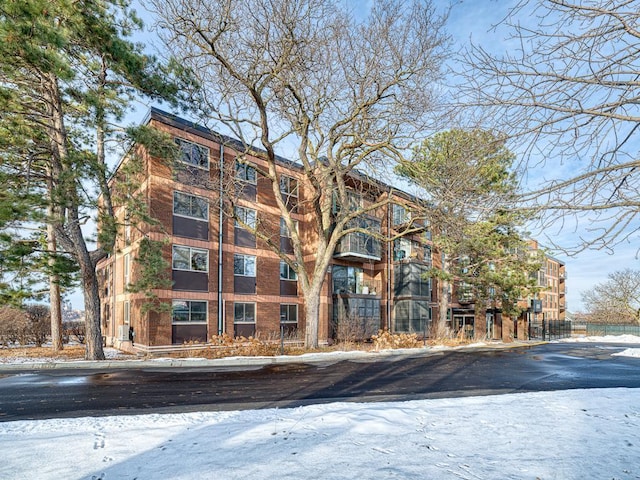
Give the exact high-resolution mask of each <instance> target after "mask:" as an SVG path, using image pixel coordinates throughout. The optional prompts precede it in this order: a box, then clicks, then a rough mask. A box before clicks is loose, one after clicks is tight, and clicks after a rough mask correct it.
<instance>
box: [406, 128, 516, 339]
mask: <svg viewBox="0 0 640 480" xmlns="http://www.w3.org/2000/svg"><path fill="white" fill-rule="evenodd" d="M513 161H514V155H513V153H512V152H510V151H509V150H508V149H507V148H506V146H505V141H504V138H502V137H500V136H499V135H496V134H494V133H493V132H489V131H485V130H463V129H453V130H449V131H444V132H440V133H438V134H436V135H434V136H433V137H431V138H428V139H426V140H424V141H423V142H422V144H421V145H419V146H418V147H416V148H415V150H414V155H413V158H412V159H411V161H408V162H406V163H403V164H401V165H399V166H398V167H397V168H396V172H397V173H398V174H400V175H401V176H403V177H404V178H406V179H408V180H409V181H411V182H412V183H414V184H415V185H417V186H418V187H420V188H421V189H422V191H423V193H424V196H425V198H426V200H427V201H426V205H427V207H426V210H425V212H424V215H425V217H427V218H428V219H429V221H430V223H431V225H432V229H433V236H432V241H433V243H434V247H435V248H436V250H438V251H439V252H440V253H441V254H442V255H441V264H440V266H439V267H434V268H432V269H431V272H430V275H432V277H435V278H436V279H437V280H438V286H439V294H438V302H439V303H438V316H437V320H436V321H435V322H434V325H433V328H434V332H433V334H434V335H436V336H444V335H447V334H448V332H447V331H446V330H447V328H446V325H447V318H448V308H449V296H450V291H451V290H452V286H453V284H454V282H456V281H457V282H458V287H459V293H460V292H461V291H462V290H464V289H465V288H468V289H471V291H470V292H468V293H469V294H471V296H472V297H476V305H477V306H478V307H482V308H484V307H485V306H486V303H485V301H486V300H487V299H488V298H489V297H490V296H491V295H490V293H491V294H492V295H496V294H498V293H496V291H498V292H499V296H502V297H504V296H505V295H507V297H505V298H507V300H505V303H504V305H505V306H506V305H507V303H508V299H511V298H512V296H513V295H515V290H514V289H515V285H514V286H510V285H509V284H508V282H507V281H506V280H505V279H507V278H510V279H513V280H515V279H516V276H515V275H516V272H519V271H520V269H521V267H522V266H523V265H522V264H521V263H520V261H519V260H518V257H517V256H516V255H512V254H511V253H510V252H514V251H516V250H518V247H519V248H520V249H521V248H522V247H523V244H522V243H521V240H520V239H519V237H518V234H517V232H516V227H517V226H519V225H521V224H522V222H523V220H524V217H523V215H522V214H519V213H508V212H509V211H510V207H512V205H513V201H514V200H513V199H514V198H515V190H516V177H515V175H514V174H513V173H512V172H511V167H512V164H513ZM524 271H526V268H525V269H524V270H523V273H522V275H524ZM507 272H511V273H507ZM522 275H520V274H518V275H517V278H518V279H520V280H522V282H524V277H523V276H522ZM509 281H511V280H509ZM516 283H519V282H516ZM524 283H526V282H524Z"/></svg>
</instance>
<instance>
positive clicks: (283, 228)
mask: <svg viewBox="0 0 640 480" xmlns="http://www.w3.org/2000/svg"><path fill="white" fill-rule="evenodd" d="M293 228H294V229H295V231H296V232H297V231H298V221H297V220H294V221H293ZM280 236H281V237H286V238H291V232H290V231H289V229H288V228H287V223H286V222H285V221H284V218H283V217H280Z"/></svg>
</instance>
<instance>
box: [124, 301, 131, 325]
mask: <svg viewBox="0 0 640 480" xmlns="http://www.w3.org/2000/svg"><path fill="white" fill-rule="evenodd" d="M123 317H124V318H123V321H124V324H125V325H129V324H130V323H131V303H130V302H129V300H127V301H126V302H124V315H123Z"/></svg>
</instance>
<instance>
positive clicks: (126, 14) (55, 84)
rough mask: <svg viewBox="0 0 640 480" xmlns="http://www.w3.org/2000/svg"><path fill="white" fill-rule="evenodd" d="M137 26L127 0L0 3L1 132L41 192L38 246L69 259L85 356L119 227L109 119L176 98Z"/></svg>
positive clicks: (91, 348)
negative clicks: (93, 227)
mask: <svg viewBox="0 0 640 480" xmlns="http://www.w3.org/2000/svg"><path fill="white" fill-rule="evenodd" d="M139 26H140V21H139V20H138V19H137V18H136V16H135V15H134V14H132V13H131V12H130V11H129V10H128V2H127V1H126V0H112V1H81V2H68V1H65V0H56V1H50V0H26V1H25V0H20V1H17V0H6V1H4V2H2V4H1V6H0V56H1V58H0V112H3V113H2V116H1V117H0V124H2V125H1V126H0V131H2V132H5V131H6V132H9V133H11V134H12V135H11V138H8V139H5V141H6V143H8V144H9V145H15V146H19V147H20V148H17V149H16V150H15V152H16V153H15V156H14V157H13V159H12V160H13V162H12V165H13V166H14V167H15V168H16V169H17V170H18V171H19V176H20V177H21V178H23V179H29V182H30V183H29V185H28V190H27V191H28V192H29V193H31V194H33V193H35V192H38V193H40V194H42V193H43V192H44V195H43V197H44V198H45V200H46V202H45V203H46V215H45V219H46V224H47V225H48V230H47V240H48V248H47V250H48V251H49V253H50V254H57V253H58V250H60V251H61V252H63V254H64V255H69V256H71V257H72V258H73V260H74V261H75V262H76V263H77V268H78V273H79V279H80V281H81V285H82V288H83V291H84V298H85V318H86V330H87V341H86V345H87V352H86V356H87V358H89V359H102V358H104V352H103V350H102V338H101V332H100V303H99V297H98V281H97V277H96V273H95V266H96V263H97V262H98V261H99V260H100V259H101V258H103V257H104V256H105V255H107V254H108V253H109V251H110V250H111V249H112V248H113V245H114V242H115V238H116V235H117V232H118V225H116V223H115V220H114V205H113V204H112V201H111V192H110V189H109V186H108V178H109V170H108V167H107V162H106V149H107V144H108V142H109V141H110V140H117V141H119V142H123V141H124V139H123V137H122V136H121V134H122V130H119V129H117V128H116V127H115V124H116V123H117V122H118V121H120V120H121V119H122V117H123V115H124V113H125V111H126V108H127V105H128V104H129V102H130V101H131V99H132V98H133V96H134V95H136V94H138V93H143V94H147V95H149V96H151V97H153V98H170V99H172V100H176V97H177V94H178V92H179V88H178V84H177V83H175V82H171V83H168V82H167V81H166V78H168V77H170V76H169V73H170V71H169V70H167V68H164V67H161V66H159V65H158V64H157V62H156V61H155V59H154V58H152V57H149V56H147V55H145V54H143V52H142V47H141V46H140V45H136V44H133V43H131V42H130V41H128V40H127V37H128V36H129V35H130V34H131V32H132V30H133V29H134V28H137V27H139ZM32 160H34V161H35V160H37V163H36V164H37V168H34V166H35V165H36V164H34V163H33V162H32ZM34 172H35V173H36V174H35V175H34ZM98 196H100V197H101V202H100V205H98V204H97V198H98ZM96 208H97V209H98V219H99V222H100V224H101V230H100V235H99V243H98V247H97V248H95V249H91V248H90V243H89V242H88V240H87V239H86V235H85V232H84V231H83V226H84V225H85V224H86V223H87V221H88V219H89V218H90V216H91V214H92V211H93V209H96ZM51 267H52V268H54V265H53V263H52V264H51Z"/></svg>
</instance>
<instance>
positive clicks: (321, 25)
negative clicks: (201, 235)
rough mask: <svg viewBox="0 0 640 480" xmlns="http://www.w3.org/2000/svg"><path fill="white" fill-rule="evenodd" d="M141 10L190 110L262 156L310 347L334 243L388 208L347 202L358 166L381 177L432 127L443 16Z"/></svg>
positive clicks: (402, 9) (326, 2) (179, 7)
mask: <svg viewBox="0 0 640 480" xmlns="http://www.w3.org/2000/svg"><path fill="white" fill-rule="evenodd" d="M151 3H152V4H153V6H154V8H155V10H156V12H157V14H158V15H159V22H158V28H159V29H160V32H161V35H162V36H163V38H164V41H165V43H166V45H167V46H168V48H169V49H170V50H171V51H172V52H173V53H174V54H175V55H176V56H177V57H178V58H181V59H184V62H185V65H186V66H188V67H189V68H190V69H191V70H192V71H193V72H196V75H198V76H199V83H200V85H201V87H202V93H201V95H200V96H199V97H197V99H196V101H197V103H198V106H199V107H200V109H201V111H202V113H203V118H204V119H205V121H206V122H207V123H211V122H218V123H220V122H221V123H223V124H224V125H226V126H227V127H228V128H229V129H230V130H231V131H232V132H233V134H234V135H235V136H236V137H237V138H239V139H241V141H242V142H243V143H244V144H245V145H247V146H259V147H260V148H261V149H262V150H263V151H264V152H263V153H259V152H257V154H258V155H259V156H261V158H262V159H263V160H264V161H266V165H267V168H266V169H264V171H261V172H260V174H261V175H262V176H264V178H266V179H268V181H269V182H270V184H271V187H272V189H273V193H274V196H275V198H276V201H277V206H278V208H279V210H280V213H281V216H282V217H283V218H284V222H285V224H286V226H287V228H288V230H289V232H291V236H292V244H293V251H294V253H293V256H291V257H290V256H287V255H285V254H283V253H281V252H279V251H278V250H277V249H275V250H276V251H277V252H278V254H279V255H280V256H281V258H282V260H283V261H285V262H287V263H288V264H289V266H290V267H291V268H292V269H293V270H294V271H296V273H297V274H298V279H299V280H298V281H299V285H300V288H301V290H302V294H303V297H304V301H305V307H306V308H305V312H306V330H305V331H306V339H305V343H306V344H307V346H310V347H315V346H317V344H318V327H319V312H320V292H321V288H322V284H323V282H324V279H325V275H326V272H327V269H328V266H329V265H330V262H331V258H332V255H333V253H334V250H335V248H336V245H337V244H338V242H339V241H340V239H341V238H343V237H344V236H345V235H346V234H348V233H351V232H354V231H358V230H363V228H364V227H363V226H362V225H361V224H358V222H357V219H358V218H360V217H361V216H362V215H363V214H364V213H366V212H369V211H371V212H372V211H374V210H375V209H376V208H378V207H380V206H381V205H382V204H384V202H387V201H388V196H387V197H385V196H380V197H377V198H374V199H373V201H372V202H369V203H368V204H367V205H366V206H364V207H363V206H362V205H354V203H353V202H349V198H350V197H349V195H350V192H349V188H348V187H349V185H350V182H351V183H352V184H353V179H354V177H355V176H357V171H356V169H364V168H367V169H369V171H371V170H372V169H374V168H375V169H376V170H378V171H382V170H384V169H386V168H388V165H389V164H390V163H392V162H394V161H397V160H398V159H399V158H401V157H402V155H403V150H404V148H405V147H406V146H408V145H409V144H411V143H412V140H413V139H414V138H415V136H416V135H417V134H420V133H423V132H425V131H427V130H428V129H429V128H430V127H432V125H431V124H430V122H431V121H432V119H433V113H434V108H435V105H436V104H437V100H438V99H437V96H436V91H435V89H434V88H432V86H433V85H434V84H435V82H437V81H438V80H439V79H440V66H441V63H442V61H443V57H444V55H445V53H446V46H447V43H448V40H447V36H446V35H445V33H444V31H443V28H444V23H445V20H446V15H438V14H437V13H436V12H435V10H434V8H433V6H432V5H431V4H430V3H427V2H423V1H415V2H405V1H393V0H389V1H379V2H375V3H374V5H373V7H372V8H371V10H370V12H369V13H368V16H366V18H362V17H358V16H356V15H355V13H354V12H349V11H346V10H345V4H344V2H337V1H333V0H219V1H214V2H210V1H203V0H195V1H193V0H166V1H165V0H152V1H151ZM277 151H282V152H287V151H295V157H296V158H295V159H296V160H297V161H298V162H299V164H300V165H301V167H302V169H303V172H304V187H303V188H304V189H305V195H304V201H305V202H306V204H305V207H304V208H305V211H308V212H311V214H312V217H313V223H314V226H315V227H314V229H315V234H314V239H313V241H312V242H311V244H310V243H309V239H302V238H300V235H299V234H298V232H297V230H296V228H295V225H294V221H293V219H292V216H291V214H290V212H289V209H288V208H287V205H286V203H285V200H283V198H282V195H281V193H280V180H281V177H280V173H279V171H278V169H277V168H276V166H277V162H276V159H277V155H276V152H277ZM290 156H293V155H290ZM365 184H366V183H360V185H365ZM334 205H338V206H341V208H337V209H336V208H333V206H334ZM256 234H257V235H258V236H260V234H261V232H259V231H258V232H256ZM311 253H313V255H310V254H311Z"/></svg>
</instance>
